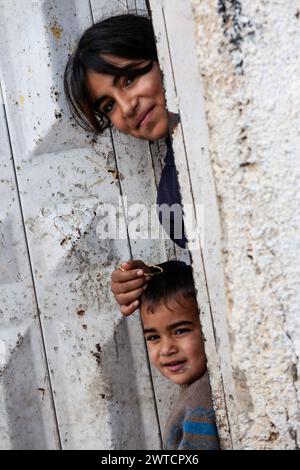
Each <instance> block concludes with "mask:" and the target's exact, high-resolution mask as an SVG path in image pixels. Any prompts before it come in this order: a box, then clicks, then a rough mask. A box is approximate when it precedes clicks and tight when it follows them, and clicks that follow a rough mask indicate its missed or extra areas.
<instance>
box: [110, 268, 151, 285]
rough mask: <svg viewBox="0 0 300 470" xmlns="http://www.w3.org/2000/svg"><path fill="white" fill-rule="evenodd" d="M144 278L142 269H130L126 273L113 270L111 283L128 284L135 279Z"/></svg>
mask: <svg viewBox="0 0 300 470" xmlns="http://www.w3.org/2000/svg"><path fill="white" fill-rule="evenodd" d="M143 276H144V271H143V270H142V269H130V270H128V271H121V270H120V269H115V270H114V271H113V273H112V275H111V281H112V282H118V283H123V282H128V281H132V280H133V279H136V278H141V277H143Z"/></svg>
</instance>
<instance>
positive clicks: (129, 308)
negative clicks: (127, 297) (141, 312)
mask: <svg viewBox="0 0 300 470" xmlns="http://www.w3.org/2000/svg"><path fill="white" fill-rule="evenodd" d="M138 307H139V301H138V300H135V301H134V302H132V303H131V304H130V305H121V307H120V311H121V313H122V315H124V317H127V316H128V315H131V314H132V313H133V312H135V310H136V309H137V308H138Z"/></svg>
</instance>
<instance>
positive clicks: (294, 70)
mask: <svg viewBox="0 0 300 470" xmlns="http://www.w3.org/2000/svg"><path fill="white" fill-rule="evenodd" d="M191 1H192V5H193V11H194V15H195V23H196V30H197V45H198V46H197V47H198V57H199V66H200V70H201V75H202V78H203V83H204V90H205V101H206V113H207V120H208V126H209V139H210V144H209V145H210V156H211V161H212V166H213V172H214V177H215V184H216V190H217V197H218V204H219V211H220V218H221V227H222V257H223V264H224V272H225V278H226V289H227V299H228V328H229V333H230V338H231V354H232V361H233V366H234V380H235V386H236V391H237V407H238V413H239V426H240V446H241V447H242V448H252V449H253V448H256V449H285V448H286V449H293V448H297V447H298V446H299V443H300V434H299V430H300V429H299V428H300V420H299V400H300V392H299V379H298V376H299V355H300V189H299V187H300V158H299V152H300V60H299V54H300V2H299V0H289V1H288V2H287V1H286V0H264V1H262V0H241V1H236V0H191Z"/></svg>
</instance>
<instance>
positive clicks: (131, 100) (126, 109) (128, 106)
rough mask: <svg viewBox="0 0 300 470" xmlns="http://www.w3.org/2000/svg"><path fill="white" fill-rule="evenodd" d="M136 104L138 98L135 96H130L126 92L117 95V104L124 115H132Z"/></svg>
mask: <svg viewBox="0 0 300 470" xmlns="http://www.w3.org/2000/svg"><path fill="white" fill-rule="evenodd" d="M137 104H138V99H137V97H136V96H130V95H129V94H128V93H125V94H122V95H120V96H119V106H120V109H121V111H122V114H123V116H125V117H132V116H134V114H135V111H136V107H137Z"/></svg>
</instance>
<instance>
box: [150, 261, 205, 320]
mask: <svg viewBox="0 0 300 470" xmlns="http://www.w3.org/2000/svg"><path fill="white" fill-rule="evenodd" d="M156 266H159V267H161V268H162V269H163V271H162V272H161V273H159V274H157V275H155V276H153V277H152V278H151V279H150V280H149V281H148V284H147V289H146V290H145V291H144V293H143V294H142V296H141V303H142V304H144V305H145V304H147V310H149V311H150V312H152V313H153V312H154V309H155V308H156V307H157V305H158V304H160V303H164V304H167V303H168V301H170V300H171V299H173V298H174V296H175V295H176V296H182V297H183V298H188V297H192V298H194V299H195V300H196V291H195V285H194V279H193V273H192V267H191V266H189V265H187V264H186V263H184V262H183V261H176V260H173V261H166V262H165V263H161V264H158V265H156Z"/></svg>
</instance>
